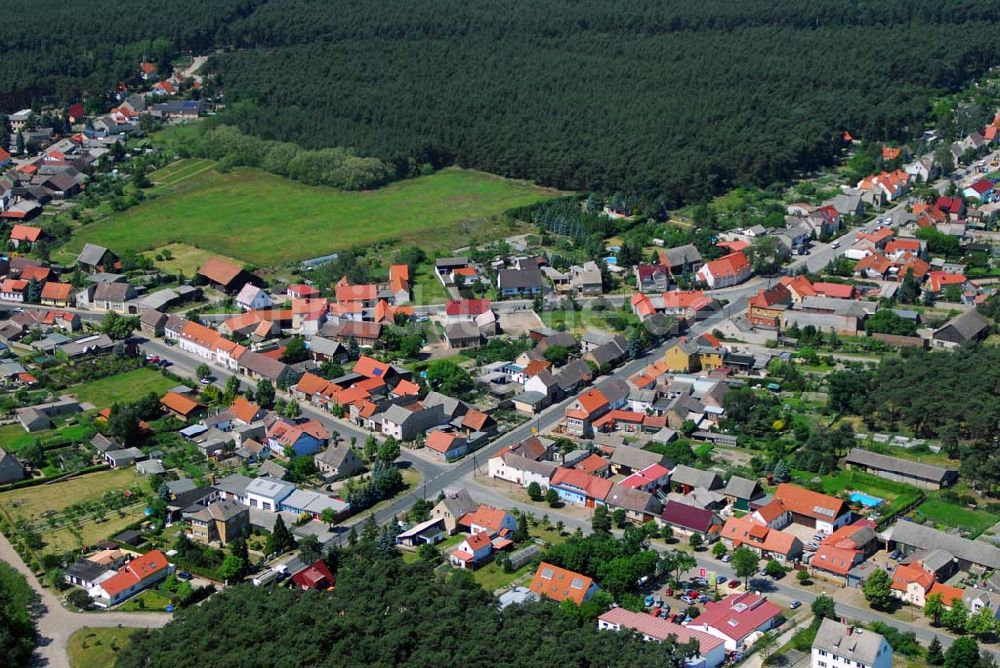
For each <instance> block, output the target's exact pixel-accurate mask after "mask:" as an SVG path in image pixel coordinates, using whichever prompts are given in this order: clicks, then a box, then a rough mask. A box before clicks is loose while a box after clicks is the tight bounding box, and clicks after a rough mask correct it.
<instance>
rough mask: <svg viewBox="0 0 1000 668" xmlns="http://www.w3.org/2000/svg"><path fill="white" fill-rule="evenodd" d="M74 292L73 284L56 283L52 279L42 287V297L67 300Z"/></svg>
mask: <svg viewBox="0 0 1000 668" xmlns="http://www.w3.org/2000/svg"><path fill="white" fill-rule="evenodd" d="M72 292H73V286H72V285H70V284H69V283H54V282H51V281H50V282H48V283H46V284H45V286H44V287H43V288H42V299H54V300H57V301H65V300H67V299H69V296H70V293H72Z"/></svg>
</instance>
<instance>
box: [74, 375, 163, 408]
mask: <svg viewBox="0 0 1000 668" xmlns="http://www.w3.org/2000/svg"><path fill="white" fill-rule="evenodd" d="M175 385H177V383H176V382H174V381H172V380H170V379H169V378H166V377H165V376H163V375H162V374H160V373H159V372H157V371H153V370H152V369H146V368H142V369H134V370H132V371H129V372H127V373H123V374H119V375H117V376H109V377H107V378H101V379H100V380H95V381H92V382H89V383H84V384H83V385H77V386H76V387H71V388H70V389H69V390H68V392H69V393H71V394H75V395H76V398H77V399H78V400H79V401H81V402H84V401H89V402H90V403H92V404H94V405H95V406H97V407H98V408H104V407H106V406H110V405H111V404H113V403H115V402H116V401H134V400H136V399H138V398H139V397H141V396H143V395H144V394H148V393H150V392H156V393H158V394H159V393H163V392H166V391H167V390H169V389H170V388H171V387H174V386H175Z"/></svg>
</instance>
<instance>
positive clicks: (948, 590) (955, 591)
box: [927, 582, 965, 607]
mask: <svg viewBox="0 0 1000 668" xmlns="http://www.w3.org/2000/svg"><path fill="white" fill-rule="evenodd" d="M934 594H940V595H941V602H942V603H944V604H945V605H946V606H948V607H951V604H952V603H953V602H954V601H956V600H958V601H961V600H962V597H963V596H964V595H965V590H964V589H962V588H961V587H953V586H951V585H947V584H944V583H941V582H935V583H934V584H932V585H931V588H930V589H928V590H927V595H928V596H933V595H934Z"/></svg>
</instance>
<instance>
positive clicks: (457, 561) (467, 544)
mask: <svg viewBox="0 0 1000 668" xmlns="http://www.w3.org/2000/svg"><path fill="white" fill-rule="evenodd" d="M492 553H493V543H492V542H491V541H490V537H489V536H488V535H487V534H486V533H475V534H471V535H470V536H468V537H467V538H465V540H463V541H462V542H461V543H459V544H458V546H457V547H456V548H455V549H454V550H452V552H451V554H449V555H448V562H449V563H450V564H451V565H452V566H454V567H456V568H461V569H463V570H464V569H470V570H471V569H474V568H478V567H479V566H481V565H482V564H484V563H485V562H486V560H487V559H489V557H490V555H491V554H492Z"/></svg>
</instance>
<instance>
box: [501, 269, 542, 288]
mask: <svg viewBox="0 0 1000 668" xmlns="http://www.w3.org/2000/svg"><path fill="white" fill-rule="evenodd" d="M497 281H498V282H497V285H499V286H500V289H501V290H505V289H507V290H521V289H524V288H540V287H542V283H543V282H544V279H543V278H542V272H541V271H540V270H539V269H537V268H529V269H503V270H501V271H500V275H499V276H498V278H497Z"/></svg>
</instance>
